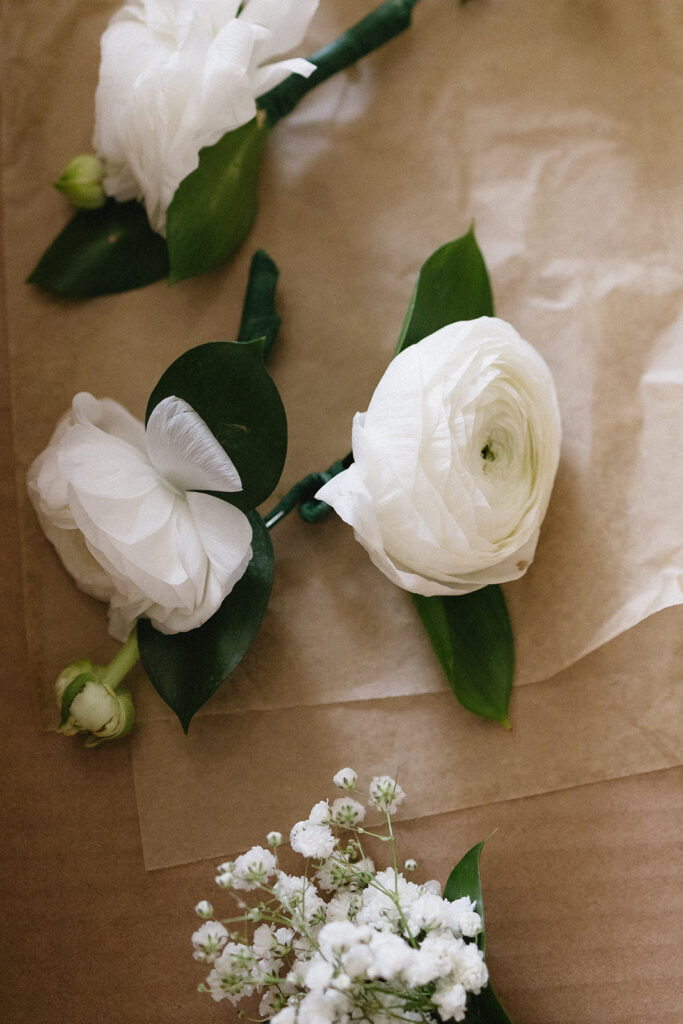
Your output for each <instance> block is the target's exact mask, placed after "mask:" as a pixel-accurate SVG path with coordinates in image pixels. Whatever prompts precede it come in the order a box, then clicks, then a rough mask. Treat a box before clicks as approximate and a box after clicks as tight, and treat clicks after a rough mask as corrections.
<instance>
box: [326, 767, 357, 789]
mask: <svg viewBox="0 0 683 1024" xmlns="http://www.w3.org/2000/svg"><path fill="white" fill-rule="evenodd" d="M332 781H333V782H334V784H335V786H337V787H338V788H339V789H355V788H356V782H357V781H358V772H356V771H354V770H353V768H341V769H340V770H339V771H338V772H337V774H336V775H335V776H334V778H333V779H332Z"/></svg>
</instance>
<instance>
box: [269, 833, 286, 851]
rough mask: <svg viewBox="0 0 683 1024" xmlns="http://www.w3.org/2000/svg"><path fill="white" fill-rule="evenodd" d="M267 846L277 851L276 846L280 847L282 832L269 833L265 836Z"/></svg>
mask: <svg viewBox="0 0 683 1024" xmlns="http://www.w3.org/2000/svg"><path fill="white" fill-rule="evenodd" d="M266 841H267V843H268V846H272V847H273V849H274V850H275V849H277V847H278V846H281V845H282V832H269V833H268V835H267V836H266Z"/></svg>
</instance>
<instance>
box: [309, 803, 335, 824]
mask: <svg viewBox="0 0 683 1024" xmlns="http://www.w3.org/2000/svg"><path fill="white" fill-rule="evenodd" d="M330 817H331V815H330V805H329V803H328V802H327V800H319V801H318V803H317V804H314V805H313V807H311V812H310V814H309V815H308V820H309V821H310V822H311V824H313V825H327V824H328V822H329V821H330Z"/></svg>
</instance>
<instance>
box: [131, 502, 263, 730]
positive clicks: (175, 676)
mask: <svg viewBox="0 0 683 1024" xmlns="http://www.w3.org/2000/svg"><path fill="white" fill-rule="evenodd" d="M249 521H250V522H251V524H252V527H253V530H254V536H253V539H252V549H253V552H254V556H253V558H252V560H251V562H250V563H249V566H248V568H247V571H246V573H245V574H244V576H243V577H242V579H241V580H240V581H239V582H238V583H237V584H236V585H235V587H234V589H233V590H232V592H231V593H230V594H228V596H227V597H226V599H225V601H223V604H222V605H221V606H220V608H219V609H218V611H217V612H216V613H215V614H214V615H212V616H211V618H210V619H208V621H207V622H205V623H204V625H203V626H199V627H198V628H197V629H192V630H190V631H189V632H188V633H173V634H170V635H166V634H164V633H159V632H158V631H157V630H156V629H155V628H154V627H153V626H152V624H151V623H150V621H149V620H148V619H139V620H138V643H139V645H140V658H141V661H142V664H143V666H144V668H145V671H146V672H147V675H148V676H149V678H150V679H151V681H152V683H153V685H154V687H155V689H156V690H157V692H158V693H159V695H160V697H161V698H162V699H163V700H164V701H166V703H167V704H168V706H169V707H170V708H172V710H173V711H175V713H176V715H177V716H178V718H179V719H180V722H181V725H182V727H183V729H184V730H185V732H187V730H188V727H189V725H190V721H191V720H192V716H193V715H194V714H195V712H196V711H198V710H199V708H200V707H201V706H202V705H203V704H205V703H206V701H207V700H208V699H209V697H211V696H212V694H213V693H215V691H216V690H217V689H218V687H219V686H220V685H221V683H222V682H223V680H224V679H226V678H227V677H228V676H229V675H230V673H231V672H232V671H233V670H234V669H235V668H236V667H237V665H238V664H239V663H240V661H241V660H242V658H243V657H244V655H245V654H246V652H247V649H248V647H249V645H250V643H251V642H252V640H253V639H254V637H255V636H256V633H257V632H258V630H259V627H260V625H261V622H262V620H263V616H264V614H265V611H266V608H267V606H268V599H269V597H270V590H271V586H272V582H273V548H272V545H271V543H270V537H269V535H268V531H267V530H266V528H265V526H264V525H263V521H262V520H261V518H260V517H259V516H258V515H257V514H256V513H255V512H252V513H251V514H250V515H249Z"/></svg>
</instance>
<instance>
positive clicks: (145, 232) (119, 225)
mask: <svg viewBox="0 0 683 1024" xmlns="http://www.w3.org/2000/svg"><path fill="white" fill-rule="evenodd" d="M167 274H168V251H167V249H166V242H165V241H164V239H163V238H161V236H160V235H157V234H156V232H154V231H152V229H151V227H150V226H149V221H148V220H147V214H146V213H145V208H144V207H143V206H141V204H140V203H138V202H136V201H135V200H133V201H132V202H130V203H117V202H115V201H114V200H113V199H110V200H108V201H107V203H106V204H105V205H104V206H103V207H102V208H101V209H99V210H79V212H78V213H77V214H76V215H75V216H74V217H73V218H72V219H71V220H70V221H69V223H68V224H67V225H66V227H65V228H64V229H63V230H62V231H61V232H60V234H59V235H57V237H56V238H55V240H54V242H53V243H52V245H51V246H50V247H49V249H47V250H46V251H45V253H44V254H43V256H42V258H41V260H40V262H39V263H38V266H37V267H36V268H35V270H34V271H33V273H32V274H31V276H30V277H29V278H28V281H29V282H30V283H31V284H37V285H39V286H40V287H41V288H45V289H47V290H48V291H52V292H57V293H58V294H59V295H66V296H69V297H71V298H78V299H85V298H92V297H93V296H95V295H110V294H112V293H113V292H126V291H130V289H131V288H141V287H142V285H145V284H150V283H151V282H152V281H158V280H159V278H161V277H166V275H167Z"/></svg>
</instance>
